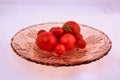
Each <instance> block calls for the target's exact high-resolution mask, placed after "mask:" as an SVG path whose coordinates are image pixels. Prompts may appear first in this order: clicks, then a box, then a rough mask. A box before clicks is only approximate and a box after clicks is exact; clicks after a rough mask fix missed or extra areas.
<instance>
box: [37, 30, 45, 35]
mask: <svg viewBox="0 0 120 80" xmlns="http://www.w3.org/2000/svg"><path fill="white" fill-rule="evenodd" d="M42 32H46V31H45V30H39V31H38V33H37V35H39V34H40V33H42Z"/></svg>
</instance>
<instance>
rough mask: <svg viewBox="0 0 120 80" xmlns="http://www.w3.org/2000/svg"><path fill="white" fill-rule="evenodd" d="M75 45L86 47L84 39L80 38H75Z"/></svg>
mask: <svg viewBox="0 0 120 80" xmlns="http://www.w3.org/2000/svg"><path fill="white" fill-rule="evenodd" d="M77 46H78V47H79V48H81V49H83V48H85V47H86V41H85V40H82V39H79V40H77Z"/></svg>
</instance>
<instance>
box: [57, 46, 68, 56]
mask: <svg viewBox="0 0 120 80" xmlns="http://www.w3.org/2000/svg"><path fill="white" fill-rule="evenodd" d="M65 51H66V50H65V46H64V45H62V44H58V45H57V46H56V48H55V53H57V54H59V55H62V54H64V53H65Z"/></svg>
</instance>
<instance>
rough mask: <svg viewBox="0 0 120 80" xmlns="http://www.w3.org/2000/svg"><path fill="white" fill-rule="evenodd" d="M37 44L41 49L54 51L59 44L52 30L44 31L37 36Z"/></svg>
mask: <svg viewBox="0 0 120 80" xmlns="http://www.w3.org/2000/svg"><path fill="white" fill-rule="evenodd" d="M36 45H37V46H38V47H39V48H40V49H41V50H46V51H49V52H52V51H54V49H55V47H56V45H57V38H56V37H55V36H54V35H53V34H52V33H51V32H42V33H40V34H39V35H38V36H37V38H36Z"/></svg>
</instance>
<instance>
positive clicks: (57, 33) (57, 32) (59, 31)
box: [50, 27, 64, 37]
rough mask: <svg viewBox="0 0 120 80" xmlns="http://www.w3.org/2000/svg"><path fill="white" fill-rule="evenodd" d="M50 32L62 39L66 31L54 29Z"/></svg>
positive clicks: (58, 28)
mask: <svg viewBox="0 0 120 80" xmlns="http://www.w3.org/2000/svg"><path fill="white" fill-rule="evenodd" d="M50 32H52V33H53V34H54V35H55V36H56V37H60V36H62V35H63V33H64V30H63V29H62V28H61V27H52V28H51V29H50Z"/></svg>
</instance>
